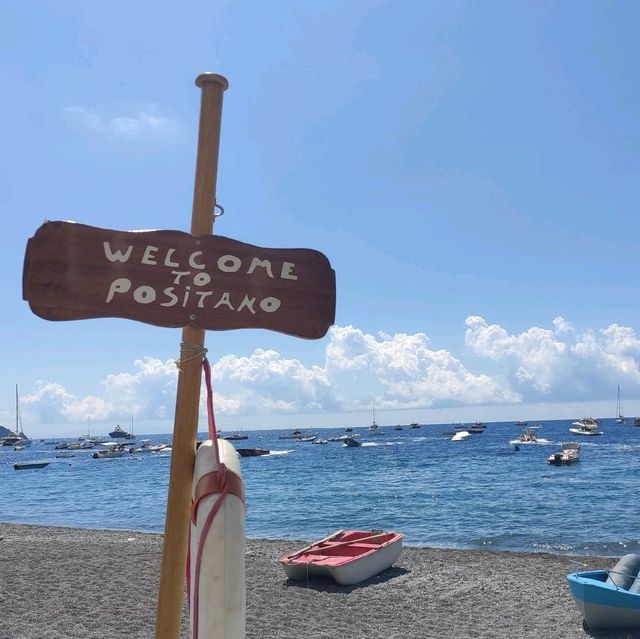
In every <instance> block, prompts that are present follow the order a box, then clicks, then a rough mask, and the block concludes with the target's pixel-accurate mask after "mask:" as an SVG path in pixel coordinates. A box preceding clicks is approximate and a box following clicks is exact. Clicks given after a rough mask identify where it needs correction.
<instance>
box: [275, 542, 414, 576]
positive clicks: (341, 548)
mask: <svg viewBox="0 0 640 639" xmlns="http://www.w3.org/2000/svg"><path fill="white" fill-rule="evenodd" d="M403 538H404V535H403V534H402V533H397V532H384V531H382V530H365V531H362V530H339V531H338V532H335V533H333V535H330V536H329V537H326V538H325V539H322V540H321V541H317V542H315V543H313V544H311V545H309V546H305V547H304V548H302V549H301V550H298V551H297V552H294V553H293V554H291V555H287V556H286V557H282V558H281V559H280V560H279V561H280V563H281V564H282V565H283V567H284V571H285V573H286V574H287V578H288V579H296V580H299V579H308V578H309V577H331V578H333V579H334V580H335V581H336V583H339V584H341V585H343V586H350V585H351V584H357V583H360V582H361V581H365V580H366V579H369V578H370V577H373V576H374V575H377V574H378V573H379V572H382V571H383V570H386V569H387V568H389V567H390V566H391V565H392V564H393V563H394V562H395V561H396V560H397V559H398V557H399V556H400V552H401V551H402V539H403Z"/></svg>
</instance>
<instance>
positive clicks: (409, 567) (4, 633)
mask: <svg viewBox="0 0 640 639" xmlns="http://www.w3.org/2000/svg"><path fill="white" fill-rule="evenodd" d="M162 539H163V535H162V534H160V533H139V532H133V531H120V530H118V531H112V530H95V529H78V528H62V527H48V526H37V525H30V524H4V523H0V592H1V595H2V599H3V614H2V615H1V616H0V639H36V637H42V636H45V635H46V636H47V637H49V638H51V639H84V638H87V639H99V638H100V639H120V638H122V639H124V638H125V637H126V638H134V639H137V638H140V639H143V638H148V637H152V636H153V633H154V627H155V607H156V596H157V585H158V579H159V574H160V560H161V554H162ZM301 543H304V542H302V541H297V542H296V541H283V540H268V539H248V540H247V556H246V568H247V634H246V637H247V639H290V638H291V639H293V638H297V637H300V638H302V637H304V638H308V639H343V638H344V637H346V636H348V637H350V639H378V638H380V639H383V638H384V639H405V638H406V639H410V638H414V637H415V638H417V639H421V638H423V639H440V638H443V639H444V638H445V637H446V638H450V637H455V638H457V639H465V638H469V639H472V638H476V637H483V638H484V637H486V638H495V639H513V638H515V637H518V638H519V639H529V638H531V639H541V638H543V637H544V638H547V637H549V638H552V637H556V638H557V639H574V638H577V637H597V638H603V639H604V638H605V637H606V638H612V639H613V638H614V637H616V638H617V637H619V638H624V639H632V638H633V639H636V638H638V637H640V632H638V633H629V632H626V633H616V632H602V631H600V632H597V633H596V632H595V631H593V632H590V631H588V630H586V629H585V628H583V625H582V617H581V615H580V612H579V611H578V608H577V606H576V604H575V602H574V601H573V598H572V597H571V593H570V591H569V588H568V585H567V583H566V575H567V573H569V572H573V571H574V570H575V567H574V564H572V563H571V562H572V561H581V562H583V563H586V564H588V566H589V567H605V568H606V567H610V566H611V565H612V564H613V562H612V560H611V558H605V557H602V558H598V557H575V558H569V557H567V556H562V555H551V554H547V553H529V552H527V553H519V552H510V551H494V550H457V549H443V548H428V547H406V546H405V547H404V548H403V551H402V554H401V556H400V559H399V560H398V561H397V562H396V564H394V566H393V567H391V568H390V569H388V570H387V571H385V572H383V573H381V574H379V575H377V576H376V577H374V578H372V579H370V580H369V581H367V582H364V583H363V584H357V585H354V586H348V587H345V586H337V585H336V584H334V583H333V582H329V581H314V582H311V583H309V584H307V583H306V582H305V583H303V582H289V581H287V580H286V579H285V576H284V571H283V569H282V567H281V566H280V565H279V564H278V562H277V560H278V558H279V557H281V556H282V555H284V554H286V553H289V552H292V551H294V550H296V549H298V548H299V547H300V545H301ZM180 637H181V639H187V638H188V637H189V632H188V623H187V616H186V605H185V606H184V607H183V620H182V629H181V634H180Z"/></svg>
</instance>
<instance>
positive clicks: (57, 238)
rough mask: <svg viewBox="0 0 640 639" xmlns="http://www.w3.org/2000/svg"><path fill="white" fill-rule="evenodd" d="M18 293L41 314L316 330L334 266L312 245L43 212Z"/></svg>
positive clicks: (328, 305)
mask: <svg viewBox="0 0 640 639" xmlns="http://www.w3.org/2000/svg"><path fill="white" fill-rule="evenodd" d="M294 278H295V279H294ZM23 297H24V299H25V300H28V302H29V304H30V306H31V309H32V310H33V312H34V313H35V314H36V315H39V316H40V317H42V318H44V319H48V320H78V319H89V318H96V317H121V318H126V319H132V320H138V321H141V322H145V323H147V324H154V325H156V326H167V327H178V326H187V325H190V326H194V327H198V328H202V329H207V330H229V329H237V328H263V329H268V330H274V331H278V332H281V333H286V334H289V335H295V336H298V337H306V338H310V339H317V338H320V337H322V336H324V335H325V333H326V332H327V330H328V328H329V327H330V326H331V325H332V324H333V322H334V318H335V273H334V271H333V269H332V268H331V265H330V263H329V260H328V259H327V258H326V257H325V256H324V255H323V254H322V253H320V252H318V251H314V250H310V249H270V248H262V247H258V246H253V245H251V244H245V243H243V242H239V241H237V240H233V239H230V238H227V237H223V236H220V235H206V236H200V237H195V236H193V235H191V234H189V233H184V232H181V231H141V232H131V231H116V230H110V229H101V228H96V227H92V226H87V225H84V224H75V223H71V222H47V223H45V224H44V225H42V226H41V227H40V228H39V229H38V231H37V232H36V234H35V235H34V237H33V238H31V239H30V240H29V242H28V244H27V251H26V256H25V266H24V274H23Z"/></svg>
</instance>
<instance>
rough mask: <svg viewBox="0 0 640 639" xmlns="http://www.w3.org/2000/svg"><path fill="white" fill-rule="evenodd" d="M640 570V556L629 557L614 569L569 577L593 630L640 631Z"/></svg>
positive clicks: (586, 619)
mask: <svg viewBox="0 0 640 639" xmlns="http://www.w3.org/2000/svg"><path fill="white" fill-rule="evenodd" d="M639 571H640V556H638V555H635V554H629V555H625V556H624V557H622V558H621V559H620V560H619V561H618V562H617V563H616V565H615V566H614V567H613V569H612V570H591V571H584V572H574V573H571V574H569V575H567V581H568V582H569V587H570V589H571V594H572V595H573V598H574V599H575V600H576V603H577V604H578V608H580V612H581V613H582V616H583V617H584V621H585V623H586V624H587V626H588V627H589V629H591V630H601V629H610V630H613V629H640V576H639V574H638V573H639ZM625 636H626V635H625ZM634 636H635V635H634Z"/></svg>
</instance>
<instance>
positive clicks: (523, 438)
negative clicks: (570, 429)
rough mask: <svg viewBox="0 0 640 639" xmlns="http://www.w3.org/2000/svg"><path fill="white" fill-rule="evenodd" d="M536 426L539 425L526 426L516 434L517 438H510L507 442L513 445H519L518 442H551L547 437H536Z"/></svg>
mask: <svg viewBox="0 0 640 639" xmlns="http://www.w3.org/2000/svg"><path fill="white" fill-rule="evenodd" d="M537 428H539V427H537V426H531V427H530V428H526V429H525V430H523V431H522V432H521V433H520V435H518V439H512V440H510V441H509V443H510V444H513V445H514V446H519V445H520V444H525V445H526V444H551V443H552V442H550V441H549V440H548V439H544V438H543V437H538V433H537V432H536V429H537Z"/></svg>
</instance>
